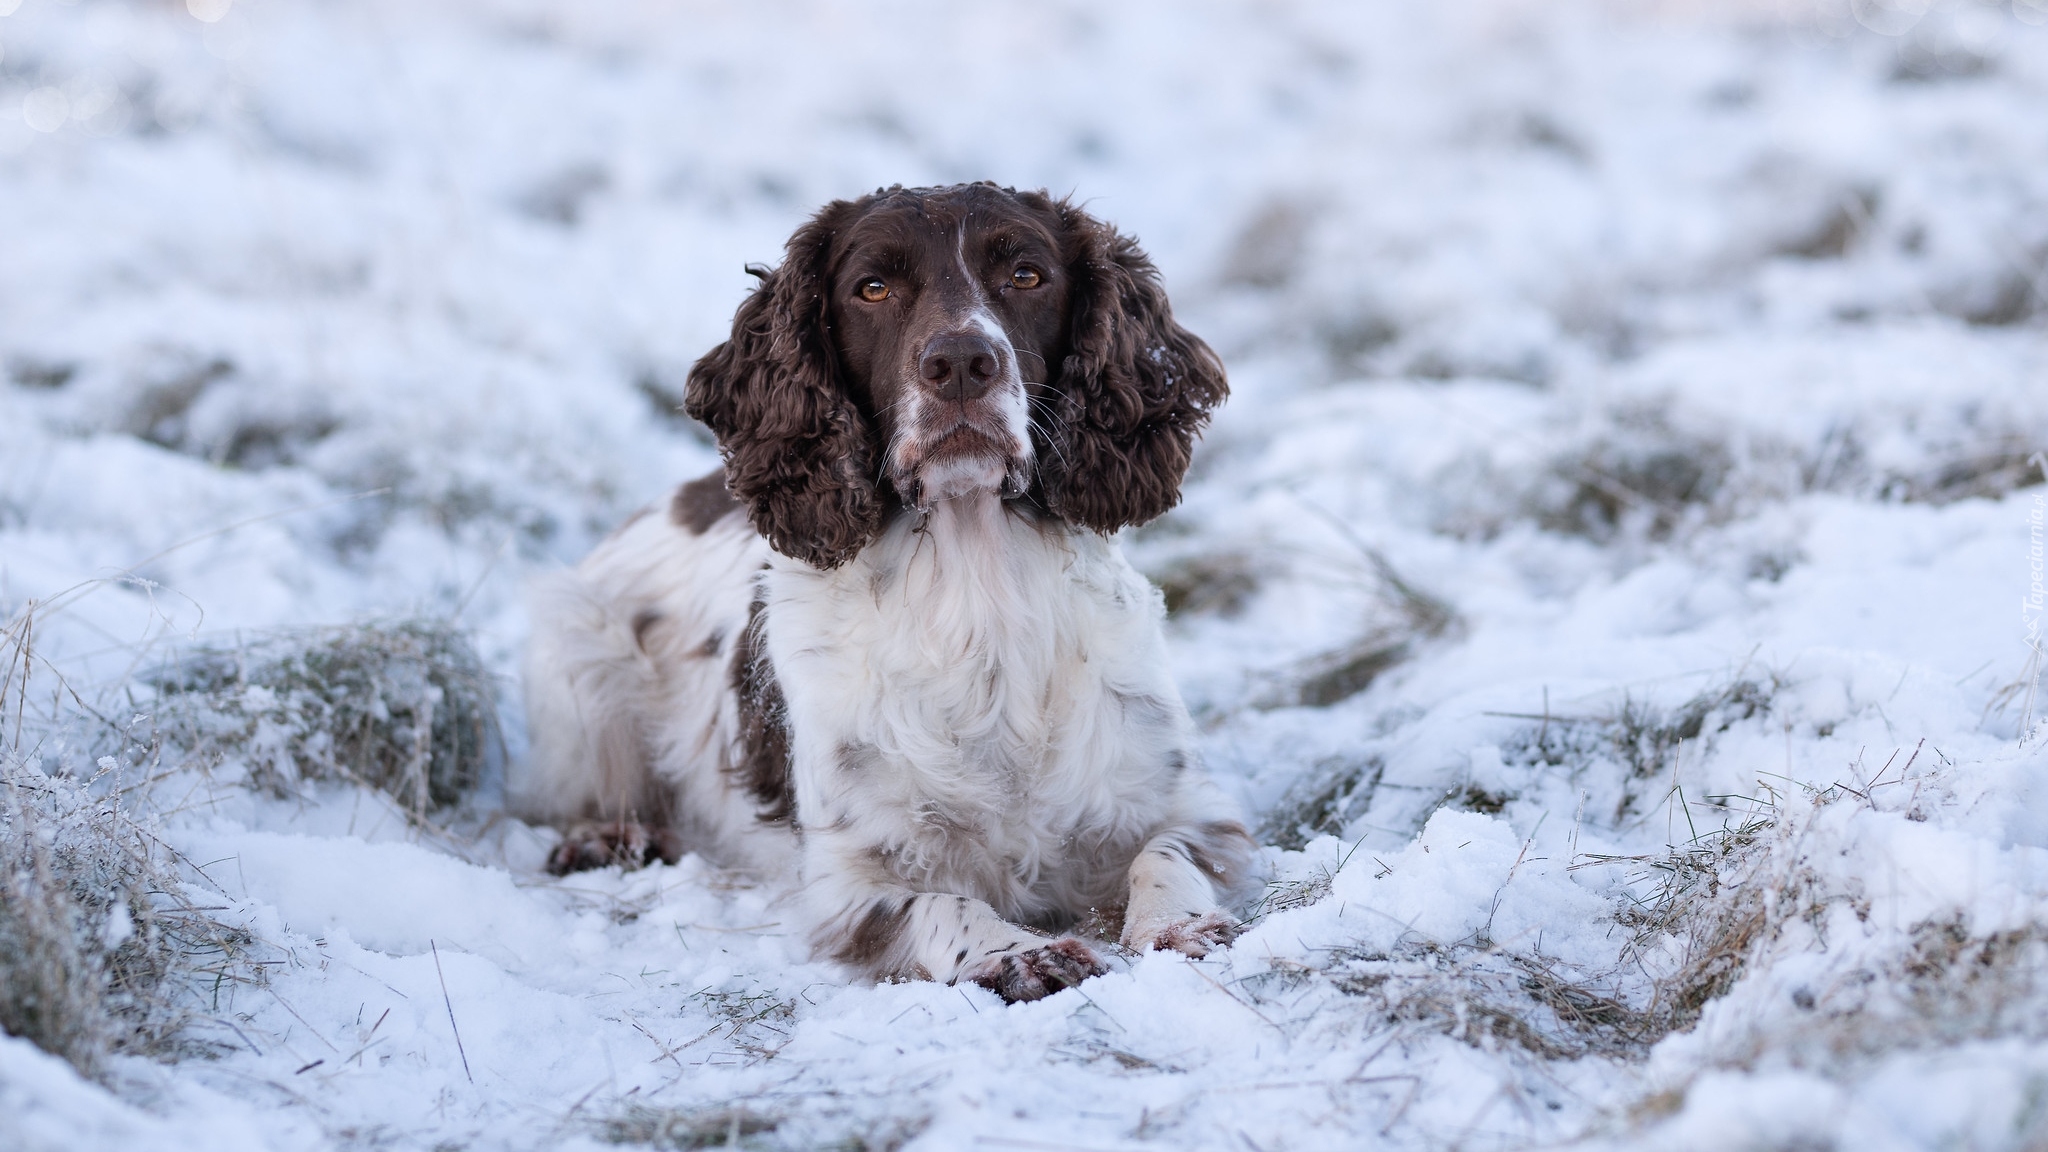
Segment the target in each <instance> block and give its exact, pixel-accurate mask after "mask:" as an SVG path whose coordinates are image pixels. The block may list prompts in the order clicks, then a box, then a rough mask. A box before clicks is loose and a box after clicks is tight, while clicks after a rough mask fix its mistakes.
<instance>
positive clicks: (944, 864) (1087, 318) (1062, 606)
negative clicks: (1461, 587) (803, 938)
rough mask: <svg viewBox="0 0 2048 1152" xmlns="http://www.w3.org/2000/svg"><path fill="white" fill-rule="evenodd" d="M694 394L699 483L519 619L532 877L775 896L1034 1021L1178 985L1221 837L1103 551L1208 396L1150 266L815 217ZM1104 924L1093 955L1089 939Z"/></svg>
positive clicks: (907, 205) (710, 360)
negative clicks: (1164, 966)
mask: <svg viewBox="0 0 2048 1152" xmlns="http://www.w3.org/2000/svg"><path fill="white" fill-rule="evenodd" d="M749 270H750V271H752V272H754V274H755V275H757V276H759V277H760V278H761V281H762V283H761V285H760V286H759V287H758V288H757V289H756V290H755V291H754V292H753V294H752V295H750V296H749V297H748V298H747V300H746V301H745V302H744V303H743V304H742V305H741V306H740V309H739V313H738V315H737V316H736V317H735V318H734V320H733V328H732V337H731V339H729V340H727V341H726V342H725V343H723V344H721V345H719V346H718V347H717V348H715V349H713V350H712V351H711V352H710V353H709V354H708V355H706V356H705V357H704V358H703V359H702V360H700V361H698V363H697V365H696V367H695V368H694V369H693V370H692V371H691V373H690V379H689V386H688V393H687V400H686V408H687V409H688V411H689V413H690V414H691V415H692V416H695V417H696V418H697V419H699V420H701V421H703V422H704V423H705V424H707V425H709V426H710V428H711V430H712V431H713V432H714V433H715V434H716V435H717V437H718V443H719V447H720V450H721V452H722V453H723V456H724V460H725V466H724V469H723V470H722V471H721V472H718V473H714V474H712V475H710V476H706V477H704V478H702V479H699V480H694V481H691V482H690V483H688V484H685V485H683V486H682V487H681V488H680V489H679V490H678V491H677V492H676V494H675V497H674V499H673V501H671V502H670V504H669V506H668V507H667V508H666V509H665V510H663V511H662V514H659V515H652V514H647V513H642V514H641V515H640V516H638V517H636V518H635V519H634V520H633V521H631V522H630V523H628V524H627V525H626V526H625V527H624V528H622V529H620V530H619V531H618V532H617V533H615V534H614V535H613V536H612V537H611V538H610V539H609V540H607V541H605V542H604V544H602V545H601V546H600V547H599V548H598V549H597V550H596V551H595V552H593V553H592V554H591V555H590V557H589V558H588V559H586V560H585V561H584V562H583V563H582V564H581V565H580V566H579V567H577V568H576V569H575V570H574V571H573V572H569V573H565V574H562V575H561V576H559V577H558V578H556V579H555V580H553V581H552V582H549V583H547V584H545V585H544V586H543V587H542V588H541V589H540V590H539V591H538V593H537V595H536V598H535V605H534V620H533V629H534V631H533V639H532V642H531V644H530V646H529V649H528V655H527V665H526V691H527V700H528V716H529V720H530V724H531V729H532V752H531V755H530V756H529V757H528V758H527V760H526V761H525V762H524V763H523V764H522V765H521V766H520V767H519V769H518V770H517V771H516V772H515V775H514V778H513V780H512V782H511V788H510V794H511V799H512V802H513V807H514V809H515V810H516V811H518V812H520V813H521V814H523V815H526V816H529V817H533V818H537V819H543V820H550V821H555V822H558V823H562V824H565V825H569V830H568V834H567V835H566V837H565V839H564V841H563V843H562V845H561V847H560V848H559V849H558V850H557V851H556V853H555V856H554V858H553V860H552V862H551V867H552V868H553V869H554V870H556V871H558V872H560V871H569V870H572V869H575V868H582V867H595V866H601V865H605V864H611V863H625V864H628V865H629V866H630V865H633V864H638V863H644V862H646V861H648V860H651V859H653V858H654V857H656V856H659V857H661V858H663V859H667V860H674V859H675V858H677V856H679V854H680V853H681V852H682V851H683V850H684V849H686V848H687V849H691V850H697V851H701V852H703V853H704V854H706V855H707V856H709V857H711V858H713V859H718V860H722V861H724V862H726V863H729V864H732V865H735V866H739V867H744V868H750V869H754V870H757V871H761V872H767V873H779V874H782V875H786V876H788V875H794V876H795V877H798V878H800V880H801V888H800V895H799V897H798V898H799V899H800V900H801V901H802V902H803V903H804V905H805V907H806V909H807V916H808V918H809V921H810V924H811V927H812V929H813V931H814V937H813V939H814V941H815V943H816V945H817V947H818V949H819V951H820V952H821V953H822V954H824V955H827V956H830V957H832V958H834V959H837V960H839V961H841V962H843V963H845V964H847V965H849V966H851V967H853V968H855V969H858V970H860V971H862V972H864V973H866V974H868V975H870V976H873V977H882V978H887V977H908V976H916V977H924V978H929V979H937V980H944V981H949V982H952V981H962V980H965V981H973V982H975V983H979V984H983V985H985V986H988V987H990V988H993V989H994V990H995V991H997V992H998V993H1000V994H1001V995H1002V996H1004V997H1005V998H1007V999H1011V1000H1028V999H1034V998H1036V997H1039V996H1043V995H1046V994H1047V993H1049V992H1052V991H1056V990H1058V989H1059V988H1062V987H1065V986H1067V985H1070V984H1074V983H1077V982H1079V981H1080V980H1082V979H1084V978H1086V977H1088V976H1090V975H1093V974H1096V973H1098V972H1101V971H1103V966H1102V963H1101V961H1100V960H1099V959H1098V957H1097V956H1096V954H1095V952H1094V951H1092V950H1091V949H1090V947H1089V946H1088V945H1087V944H1086V943H1083V942H1082V941H1081V940H1079V939H1075V938H1073V937H1062V938H1057V939H1055V938H1053V937H1051V936H1048V935H1046V934H1045V933H1048V932H1059V931H1063V930H1067V929H1070V928H1072V927H1073V926H1075V925H1076V924H1077V923H1081V922H1083V921H1088V922H1092V923H1094V924H1097V925H1100V924H1103V923H1109V924H1114V923H1115V921H1116V920H1117V918H1118V917H1119V916H1120V917H1121V920H1122V933H1121V942H1122V943H1123V944H1124V945H1125V946H1127V947H1129V948H1133V949H1139V950H1143V949H1147V948H1155V947H1156V948H1169V949H1176V950H1179V951H1181V952H1184V953H1187V954H1189V955H1193V956H1201V955H1204V954H1205V953H1207V952H1208V951H1209V950H1210V949H1212V948H1215V947H1218V946H1220V945H1222V944H1225V943H1227V942H1228V941H1229V940H1230V938H1231V937H1232V935H1233V934H1234V925H1233V921H1232V919H1231V917H1230V916H1229V915H1227V914H1226V913H1225V912H1224V911H1223V903H1224V901H1225V900H1227V899H1228V898H1229V894H1230V892H1231V890H1232V889H1233V888H1234V887H1235V886H1236V885H1237V883H1238V882H1239V880H1240V878H1241V877H1242V875H1243V872H1244V867H1245V863H1246V860H1247V857H1248V854H1249V852H1250V849H1251V848H1252V842H1251V839H1250V837H1249V836H1248V835H1247V834H1246V832H1245V829H1244V825H1243V824H1242V823H1241V822H1240V820H1239V819H1238V816H1237V813H1236V811H1235V809H1234V808H1233V806H1232V805H1231V804H1230V803H1229V802H1228V801H1227V799H1226V798H1225V797H1224V796H1223V795H1222V794H1221V793H1220V792H1219V791H1218V790H1217V789H1216V787H1215V786H1214V785H1213V784H1212V783H1211V782H1210V781H1209V780H1208V778H1207V776H1206V775H1205V774H1204V773H1203V772H1202V770H1201V768H1200V767H1199V765H1198V764H1197V763H1196V757H1195V753H1194V747H1193V733H1192V728H1191V724H1190V722H1189V719H1188V714H1187V710H1186V708H1185V706H1184V705H1183V704H1182V703H1181V699H1180V695H1179V692H1178V691H1177V689H1176V688H1175V685H1174V681H1173V677H1172V676H1171V674H1170V672H1169V670H1168V667H1167V661H1166V649H1165V645H1164V643H1163V640H1162V637H1161V634H1160V620H1161V617H1162V615H1163V609H1162V607H1161V598H1160V596H1159V594H1158V592H1157V591H1156V590H1154V589H1153V588H1152V587H1151V586H1150V585H1149V584H1148V583H1146V581H1145V580H1144V578H1143V577H1141V576H1140V575H1139V574H1138V573H1137V572H1136V571H1135V570H1134V569H1133V568H1132V567H1131V566H1130V564H1129V562H1127V561H1126V560H1125V559H1124V557H1123V553H1122V552H1121V550H1120V549H1119V548H1118V547H1117V545H1116V544H1115V543H1114V542H1113V541H1112V540H1111V539H1110V534H1111V533H1113V532H1115V531H1116V530H1117V529H1119V528H1122V527H1124V526H1126V525H1130V524H1140V523H1143V522H1145V521H1147V520H1150V519H1152V518H1154V517H1156V516H1158V515H1159V514H1161V513H1163V512H1165V511H1166V510H1167V509H1168V508H1170V507H1172V506H1173V504H1174V503H1175V502H1176V501H1177V500H1178V499H1179V498H1180V482H1181V478H1182V475H1183V474H1184V473H1185V472H1186V470H1187V466H1188V459H1189V455H1190V452H1191V451H1192V449H1193V445H1194V440H1195V437H1196V435H1197V434H1198V433H1199V431H1200V430H1201V428H1202V426H1203V424H1204V423H1205V422H1206V420H1207V417H1208V411H1209V409H1210V408H1211V407H1213V406H1214V405H1215V404H1217V403H1218V402H1220V401H1221V400H1222V399H1223V398H1224V396H1225V394H1226V391H1227V389H1226V386H1225V384H1224V378H1223V370H1222V366H1221V364H1220V363H1219V362H1218V361H1217V358H1216V356H1215V354H1214V353H1213V352H1211V351H1210V350H1209V348H1208V346H1206V345H1205V344H1203V343H1202V342H1201V341H1200V340H1199V339H1197V338H1196V337H1194V336H1193V335H1191V334H1190V333H1188V332H1187V331H1186V330H1185V329H1183V328H1181V327H1180V326H1179V325H1178V324H1176V323H1174V321H1173V316H1172V313H1171V311H1170V309H1169V308H1168V306H1167V301H1166V295H1165V293H1164V291H1162V289H1161V288H1160V286H1159V279H1158V274H1157V272H1156V271H1155V270H1154V269H1153V267H1152V264H1151V262H1150V261H1149V260H1148V259H1147V258H1146V257H1145V255H1144V253H1142V252H1140V251H1139V250H1138V248H1137V246H1136V245H1135V244H1134V243H1133V242H1132V241H1131V240H1130V239H1129V238H1128V237H1125V236H1123V235H1120V234H1119V233H1117V232H1116V231H1115V230H1114V229H1113V228H1111V227H1109V226H1107V225H1105V224H1102V223H1100V222H1099V221H1096V220H1094V219H1092V218H1090V217H1089V216H1088V215H1086V214H1085V213H1083V212H1082V211H1081V210H1080V209H1078V208H1076V207H1074V206H1073V205H1071V204H1069V203H1067V202H1066V201H1063V200H1054V199H1052V198H1050V197H1048V196H1046V195H1044V194H1043V193H1036V192H1017V191H1013V190H1010V189H1005V188H998V187H996V186H994V185H992V184H969V185H958V186H954V187H948V188H914V189H905V188H891V189H886V190H883V191H878V192H876V193H875V194H874V195H872V196H866V197H862V198H861V199H859V200H852V201H837V202H834V203H832V204H829V205H827V206H826V207H825V208H824V209H823V210H822V211H820V212H819V213H818V214H817V216H816V217H815V218H814V219H812V220H811V221H810V222H809V223H808V224H805V225H804V226H803V227H802V228H800V229H798V230H797V233H796V234H795V235H794V236H792V237H791V238H790V241H789V247H788V251H787V254H786V257H785V259H784V261H783V263H782V265H781V267H779V268H777V269H775V270H774V271H772V272H771V271H767V270H765V269H749ZM1112 930H1113V929H1112Z"/></svg>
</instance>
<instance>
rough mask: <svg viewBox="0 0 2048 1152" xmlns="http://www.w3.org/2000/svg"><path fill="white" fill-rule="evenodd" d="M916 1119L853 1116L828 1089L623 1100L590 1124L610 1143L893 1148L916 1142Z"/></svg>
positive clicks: (853, 1151) (849, 1150)
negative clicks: (690, 1102)
mask: <svg viewBox="0 0 2048 1152" xmlns="http://www.w3.org/2000/svg"><path fill="white" fill-rule="evenodd" d="M928 1123H929V1121H927V1120H925V1119H922V1118H914V1119H905V1118H900V1117H899V1118H888V1117H885V1118H881V1119H859V1118H856V1117H854V1116H853V1115H851V1109H848V1108H847V1107H846V1106H845V1105H843V1104H837V1103H835V1102H833V1101H832V1100H831V1099H830V1097H829V1094H817V1095H811V1096H804V1097H786V1098H785V1097H776V1098H756V1099H753V1100H750V1101H747V1102H744V1103H730V1104H717V1105H708V1106H703V1107H677V1108H666V1107H661V1106H658V1105H652V1104H646V1103H641V1102H637V1101H634V1102H628V1103H626V1104H624V1105H623V1106H621V1107H619V1108H618V1109H616V1110H615V1111H613V1112H611V1113H610V1114H609V1115H605V1116H603V1117H601V1118H600V1119H598V1120H597V1121H596V1122H595V1123H593V1124H592V1125H591V1126H590V1128H591V1131H592V1134H593V1135H595V1136H596V1137H597V1138H598V1139H600V1140H602V1141H604V1142H606V1143H608V1144H624V1145H632V1146H638V1147H650V1148H661V1149H675V1150H677V1152H689V1150H694V1149H699V1148H733V1149H740V1148H756V1149H762V1150H764V1152H766V1150H770V1149H773V1150H776V1152H781V1150H783V1149H791V1150H795V1149H802V1150H804V1152H813V1150H815V1152H896V1150H897V1149H899V1148H901V1147H903V1146H904V1145H905V1144H908V1143H909V1142H910V1141H911V1140H913V1139H916V1137H917V1135H918V1134H919V1133H920V1132H922V1131H924V1129H925V1127H926V1126H927V1124H928Z"/></svg>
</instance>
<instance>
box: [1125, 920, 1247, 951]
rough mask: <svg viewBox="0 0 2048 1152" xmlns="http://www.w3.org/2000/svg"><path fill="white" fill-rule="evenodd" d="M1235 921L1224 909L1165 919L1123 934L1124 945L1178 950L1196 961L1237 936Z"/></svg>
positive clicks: (1132, 948)
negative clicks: (1203, 914)
mask: <svg viewBox="0 0 2048 1152" xmlns="http://www.w3.org/2000/svg"><path fill="white" fill-rule="evenodd" d="M1237 932H1238V928H1237V921H1235V920H1233V919H1231V918H1230V915H1229V914H1228V913H1225V912H1211V913H1209V914H1207V915H1205V916H1196V917H1193V918H1191V919H1187V920H1169V921H1167V922H1166V923H1164V924H1157V925H1154V926H1152V927H1150V928H1138V929H1135V930H1133V931H1130V932H1126V933H1124V940H1123V944H1124V947H1126V948H1129V949H1131V950H1133V951H1136V952H1143V951H1145V950H1146V949H1148V948H1157V949H1159V950H1160V951H1161V952H1169V951H1170V952H1179V953H1181V954H1182V955H1184V956H1192V957H1194V958H1195V959H1197V960H1199V959H1201V958H1202V957H1204V956H1207V955H1208V954H1209V953H1211V952H1214V951H1215V950H1217V949H1218V948H1221V947H1224V946H1225V945H1227V944H1229V943H1230V942H1231V941H1232V940H1235V939H1237Z"/></svg>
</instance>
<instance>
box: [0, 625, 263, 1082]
mask: <svg viewBox="0 0 2048 1152" xmlns="http://www.w3.org/2000/svg"><path fill="white" fill-rule="evenodd" d="M34 623H35V611H34V606H31V607H30V608H29V609H27V610H24V611H22V612H21V613H20V614H18V615H17V616H16V617H15V618H14V619H13V620H11V621H10V622H9V623H8V624H7V626H6V627H5V629H4V630H0V666H4V675H0V698H4V697H10V696H11V699H12V703H13V705H14V706H13V708H12V709H11V711H12V713H13V715H12V717H11V719H12V721H13V724H12V727H11V733H10V734H9V735H8V736H7V738H6V740H5V741H4V743H0V1027H4V1028H5V1030H6V1031H7V1032H8V1033H9V1034H10V1035H14V1036H19V1037H22V1038H24V1039H27V1040H29V1041H31V1042H33V1043H34V1044H36V1045H37V1046H38V1047H40V1048H42V1049H43V1050H45V1051H47V1052H50V1053H51V1054H53V1055H56V1056H59V1057H61V1058H63V1059H65V1060H67V1061H69V1062H70V1063H71V1064H72V1065H73V1066H75V1067H76V1068H78V1069H79V1071H80V1072H82V1073H85V1074H86V1075H94V1074H97V1073H98V1072H99V1071H100V1070H101V1069H102V1067H103V1064H104V1061H105V1058H106V1057H107V1056H108V1055H109V1054H110V1053H113V1052H140V1053H159V1052H165V1051H168V1050H170V1049H171V1048H172V1047H173V1046H175V1045H177V1044H178V1043H179V1042H180V1041H181V1034H182V1033H183V1031H184V1030H185V1028H186V1027H187V1026H188V1025H189V1024H190V1023H192V1022H193V1020H194V1019H195V1018H197V1017H199V1016H201V1015H203V1013H204V1006H205V1004H206V997H205V996H203V995H202V993H201V990H202V989H211V990H212V992H213V994H214V995H215V996H217V995H218V992H219V990H220V988H221V987H222V986H223V985H224V984H228V985H231V984H233V983H235V982H237V981H241V980H244V979H249V978H252V975H256V976H260V970H259V969H253V968H251V967H250V966H249V965H248V963H247V960H248V952H249V945H250V943H251V941H250V939H249V937H248V936H247V934H246V933H243V932H241V931H240V930H238V929H235V928H232V927H229V926H227V925H224V924H222V923H220V922H219V921H217V920H216V919H215V918H214V917H213V916H212V915H211V913H212V912H213V911H214V910H215V908H214V907H213V906H212V905H211V904H210V903H209V902H206V901H204V900H203V899H198V900H195V896H197V895H198V890H197V889H195V888H194V887H193V885H191V884H189V883H187V882H186V880H187V877H186V875H185V873H186V872H187V871H188V870H186V869H183V868H181V865H180V862H179V861H178V860H177V859H176V858H175V855H174V854H173V853H171V852H170V851H169V850H168V849H167V848H166V847H165V846H164V845H163V844H162V842H161V841H160V840H158V839H157V837H156V836H155V834H154V833H153V831H152V830H151V828H150V827H149V826H148V825H147V824H145V823H144V822H142V821H140V820H138V819H136V818H135V816H133V815H132V814H131V812H130V811H129V809H128V807H127V804H126V803H125V801H126V800H127V799H128V797H129V792H128V789H127V787H126V785H127V784H128V782H129V781H131V780H132V779H134V778H136V777H139V776H143V775H145V774H146V771H147V770H148V769H150V768H153V767H154V766H155V765H154V753H155V751H156V749H155V748H154V747H150V746H146V745H137V744H132V743H130V744H128V745H127V747H126V748H124V749H123V751H122V754H121V755H120V756H114V755H108V756H101V757H99V758H98V759H97V760H96V762H94V763H93V766H92V768H91V769H90V770H89V773H88V774H80V773H77V772H73V771H70V770H67V768H66V767H65V766H64V763H63V761H64V760H65V757H64V756H62V755H60V754H58V750H59V749H60V748H62V747H63V746H65V745H66V744H70V745H73V746H76V745H78V744H79V743H81V741H79V740H77V738H76V736H75V734H73V735H72V736H71V737H70V739H68V740H67V739H66V732H67V721H83V722H85V723H89V724H98V725H100V726H105V725H106V723H107V722H106V721H105V720H104V719H103V718H100V717H98V716H97V715H96V714H91V710H90V709H89V708H87V707H86V706H85V705H84V703H83V702H82V701H80V700H79V699H78V698H77V697H76V696H75V695H68V696H67V692H68V688H67V686H64V685H62V684H61V681H60V682H59V683H58V684H57V685H55V686H54V687H55V692H54V694H53V703H52V704H51V705H49V706H48V710H47V711H43V712H40V713H38V714H36V715H35V716H34V717H33V718H31V716H30V713H29V710H28V708H27V702H28V699H29V696H30V685H31V681H32V680H34V679H36V676H35V673H36V671H37V669H38V664H39V657H38V656H37V655H36V653H35V651H34ZM45 677H46V678H49V679H55V677H54V674H51V673H48V672H47V669H45ZM67 699H68V700H69V701H70V703H71V705H72V707H71V708H69V709H67V707H66V701H67ZM77 726H78V725H76V724H73V725H70V727H73V728H75V727H77ZM121 735H126V733H121ZM193 875H195V876H196V874H193Z"/></svg>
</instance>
